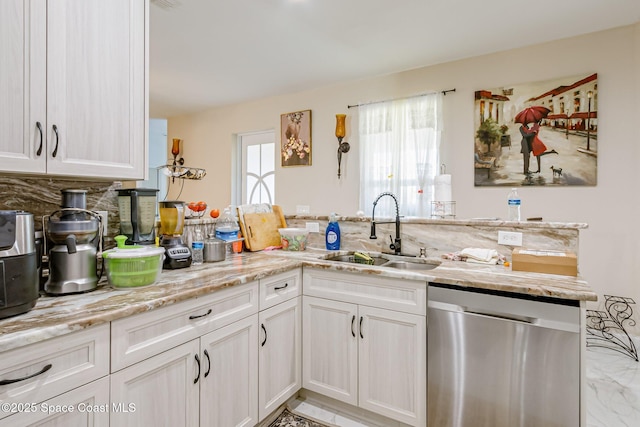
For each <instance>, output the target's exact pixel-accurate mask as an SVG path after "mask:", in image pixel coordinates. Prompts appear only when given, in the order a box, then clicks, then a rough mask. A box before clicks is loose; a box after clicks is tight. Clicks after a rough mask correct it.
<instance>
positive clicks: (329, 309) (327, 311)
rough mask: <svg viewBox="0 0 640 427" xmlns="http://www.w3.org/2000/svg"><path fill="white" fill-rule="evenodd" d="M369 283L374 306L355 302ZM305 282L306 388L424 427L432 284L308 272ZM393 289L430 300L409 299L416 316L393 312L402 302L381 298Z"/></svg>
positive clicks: (389, 293)
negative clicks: (428, 292) (426, 309)
mask: <svg viewBox="0 0 640 427" xmlns="http://www.w3.org/2000/svg"><path fill="white" fill-rule="evenodd" d="M374 279H375V282H373V280H374ZM367 280H368V281H372V282H373V283H371V286H370V288H369V291H368V292H369V295H368V296H367V300H368V302H370V303H371V305H374V306H369V305H362V304H358V303H357V301H358V299H359V295H358V294H359V293H361V292H364V288H363V287H362V286H363V284H364V282H366V281H367ZM303 283H304V291H303V293H304V296H303V331H304V334H303V350H302V353H303V363H302V366H303V371H302V383H303V388H305V389H308V390H311V391H314V392H317V393H320V394H323V395H325V396H328V397H331V398H334V399H337V400H339V401H341V402H345V403H348V404H351V405H354V406H358V407H360V408H363V409H366V410H369V411H371V412H374V413H376V414H380V415H383V416H386V417H389V418H391V419H393V420H397V421H400V422H403V423H406V424H409V425H413V426H417V427H423V426H426V413H427V411H426V402H427V322H426V312H424V314H423V312H422V308H421V307H423V306H426V286H427V284H426V282H425V283H422V282H413V281H406V280H402V281H398V280H392V279H388V280H385V279H382V278H365V277H362V276H361V275H355V274H348V273H337V272H331V271H321V270H307V269H305V273H304V282H303ZM323 284H324V285H326V286H323ZM332 290H334V292H332ZM307 293H309V294H311V295H307ZM313 294H318V295H321V296H322V297H321V298H320V297H317V296H312V295H313ZM391 294H396V295H398V296H399V295H403V296H405V297H409V298H408V301H409V300H413V301H414V302H416V301H418V299H420V298H421V297H419V298H416V296H419V295H421V296H424V304H422V302H420V303H419V304H414V303H413V304H407V307H409V308H408V310H410V311H412V312H411V313H407V312H402V311H397V310H395V309H389V308H388V307H389V306H391V307H393V308H396V306H402V305H403V304H404V303H403V302H402V300H401V299H400V298H383V296H390V295H391ZM375 305H378V306H377V307H376V306H375ZM416 311H417V313H416Z"/></svg>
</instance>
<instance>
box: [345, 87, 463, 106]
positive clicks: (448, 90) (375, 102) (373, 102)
mask: <svg viewBox="0 0 640 427" xmlns="http://www.w3.org/2000/svg"><path fill="white" fill-rule="evenodd" d="M455 91H456V88H453V89H447V90H441V91H440V92H442V94H443V95H445V96H446V95H447V93H449V92H455ZM434 93H437V92H427V93H421V94H419V95H412V96H404V97H402V98H393V99H385V100H383V101H371V102H365V103H362V104H356V105H347V108H356V107H361V106H363V105H371V104H381V103H383V102H389V101H396V100H398V99H410V98H418V97H419V96H427V95H431V94H434Z"/></svg>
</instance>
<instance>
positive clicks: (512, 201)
mask: <svg viewBox="0 0 640 427" xmlns="http://www.w3.org/2000/svg"><path fill="white" fill-rule="evenodd" d="M507 202H508V204H509V213H508V216H507V219H508V220H509V221H520V204H521V200H520V196H519V195H518V189H517V188H512V189H511V191H510V192H509V196H508V197H507Z"/></svg>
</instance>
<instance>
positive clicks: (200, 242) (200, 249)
mask: <svg viewBox="0 0 640 427" xmlns="http://www.w3.org/2000/svg"><path fill="white" fill-rule="evenodd" d="M203 261H204V237H203V235H202V230H200V229H199V228H196V230H195V233H194V236H193V242H192V243H191V264H192V265H199V264H202V263H203Z"/></svg>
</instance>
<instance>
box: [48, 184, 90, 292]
mask: <svg viewBox="0 0 640 427" xmlns="http://www.w3.org/2000/svg"><path fill="white" fill-rule="evenodd" d="M61 192H62V205H61V209H60V210H57V211H55V212H53V213H52V214H51V215H49V216H45V217H43V224H44V227H43V228H44V230H45V242H46V243H48V244H49V245H50V246H52V247H51V248H50V249H49V250H48V251H47V255H48V259H49V278H48V280H47V282H46V283H45V285H44V290H45V292H46V293H48V294H51V295H65V294H73V293H80V292H87V291H92V290H94V289H95V288H96V287H97V285H98V280H99V279H100V277H99V274H98V268H97V257H98V252H99V251H100V252H101V249H102V224H101V223H102V221H101V217H100V215H99V214H97V213H96V212H92V211H89V210H87V209H86V206H87V201H86V190H61Z"/></svg>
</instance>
